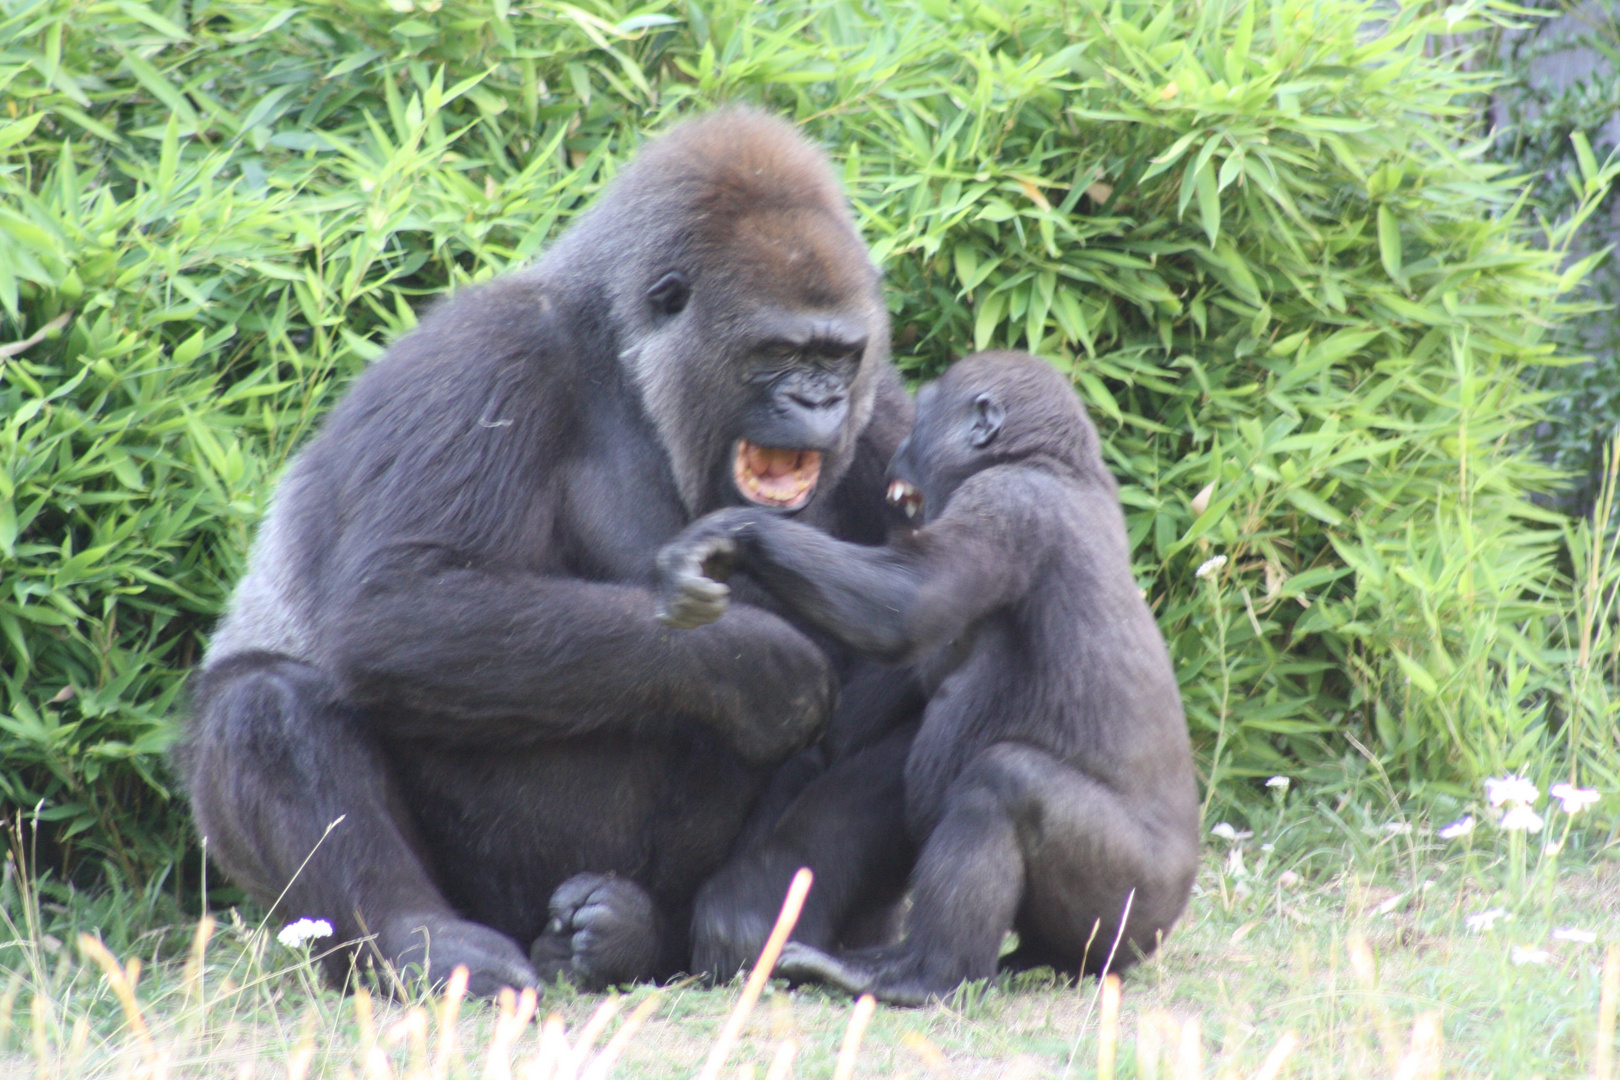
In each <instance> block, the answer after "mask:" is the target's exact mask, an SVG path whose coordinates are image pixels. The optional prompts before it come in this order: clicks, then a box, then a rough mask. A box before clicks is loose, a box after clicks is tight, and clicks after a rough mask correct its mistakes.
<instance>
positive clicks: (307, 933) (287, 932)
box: [276, 919, 332, 949]
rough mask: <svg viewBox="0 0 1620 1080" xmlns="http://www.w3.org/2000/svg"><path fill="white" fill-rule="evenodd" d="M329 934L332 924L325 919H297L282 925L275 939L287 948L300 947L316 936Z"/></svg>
mask: <svg viewBox="0 0 1620 1080" xmlns="http://www.w3.org/2000/svg"><path fill="white" fill-rule="evenodd" d="M331 936H332V924H331V923H329V922H327V921H326V920H325V919H299V920H298V921H296V922H290V923H288V924H287V925H286V926H283V927H282V928H281V933H279V934H277V935H276V940H277V941H279V942H281V943H282V944H283V945H285V946H287V948H289V949H301V948H303V947H304V946H305V945H307V944H308V943H310V942H311V941H314V940H315V939H316V938H323V937H331Z"/></svg>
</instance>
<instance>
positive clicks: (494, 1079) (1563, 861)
mask: <svg viewBox="0 0 1620 1080" xmlns="http://www.w3.org/2000/svg"><path fill="white" fill-rule="evenodd" d="M1544 810H1545V814H1546V817H1547V819H1548V827H1547V830H1546V831H1545V832H1544V833H1542V834H1540V835H1538V836H1534V837H1526V835H1525V834H1505V833H1502V832H1500V831H1498V830H1497V829H1496V828H1495V827H1494V826H1492V825H1491V824H1489V823H1488V820H1486V818H1487V816H1488V812H1487V811H1484V810H1483V809H1481V810H1480V811H1479V814H1480V817H1481V819H1482V824H1481V825H1480V826H1479V827H1478V828H1477V829H1476V830H1475V831H1474V832H1473V833H1471V834H1470V835H1468V836H1465V837H1462V838H1459V839H1453V840H1442V839H1440V838H1438V837H1437V836H1436V835H1435V830H1434V829H1433V828H1432V827H1431V826H1429V825H1425V824H1418V825H1415V826H1413V825H1411V824H1409V823H1407V822H1405V821H1400V820H1397V821H1395V822H1389V821H1383V822H1380V821H1379V820H1377V816H1376V814H1375V813H1374V812H1373V811H1372V810H1370V809H1368V808H1367V807H1365V806H1362V805H1358V804H1356V803H1354V802H1353V801H1350V800H1344V799H1342V800H1340V802H1339V804H1337V805H1333V804H1330V803H1325V802H1324V803H1311V802H1308V801H1307V800H1304V799H1299V798H1298V796H1297V794H1296V796H1295V798H1294V801H1292V802H1289V801H1288V800H1287V799H1286V797H1279V798H1278V800H1277V802H1276V803H1275V804H1274V807H1272V808H1265V809H1262V810H1260V811H1256V812H1255V815H1254V816H1255V817H1256V818H1258V819H1259V820H1256V821H1253V822H1251V826H1252V828H1253V831H1254V834H1255V835H1252V836H1248V835H1244V833H1246V832H1248V829H1245V830H1243V831H1241V832H1240V831H1237V830H1235V829H1234V834H1235V836H1236V838H1235V839H1230V840H1228V839H1223V838H1222V837H1221V836H1219V835H1216V836H1212V837H1211V839H1210V841H1209V844H1208V848H1207V851H1206V858H1205V864H1204V866H1203V869H1202V872H1201V873H1200V876H1199V879H1198V883H1197V886H1196V888H1195V892H1194V896H1193V900H1192V903H1191V905H1190V907H1189V909H1188V912H1187V914H1186V916H1185V918H1184V919H1183V921H1182V923H1181V925H1180V926H1179V927H1178V928H1177V930H1176V931H1175V933H1174V934H1173V935H1172V936H1171V937H1170V939H1169V940H1168V941H1167V942H1166V945H1165V947H1164V949H1163V950H1162V951H1161V953H1160V954H1159V955H1158V956H1157V957H1155V958H1154V959H1153V960H1151V961H1149V962H1147V963H1144V964H1142V965H1140V966H1139V967H1137V968H1135V969H1134V970H1132V971H1131V972H1130V973H1129V975H1128V976H1127V979H1126V981H1125V983H1124V988H1123V996H1122V1000H1120V1001H1118V1002H1117V1003H1115V1002H1113V1001H1110V1000H1108V995H1106V994H1105V993H1103V992H1102V990H1101V988H1100V987H1099V985H1098V984H1097V983H1096V982H1095V981H1093V980H1086V981H1084V982H1082V983H1081V984H1080V985H1079V986H1075V985H1074V984H1072V983H1068V982H1064V981H1061V980H1057V979H1054V978H1052V977H1050V976H1049V975H1046V974H1042V973H1037V974H1033V975H1026V976H1021V977H1018V978H1016V979H1008V978H1002V979H998V980H996V981H994V982H993V983H990V984H988V985H984V984H980V985H974V986H970V987H967V988H965V989H964V990H962V991H961V992H959V993H958V994H957V995H956V997H955V998H954V999H953V1000H952V1001H950V1002H948V1003H945V1004H942V1005H939V1006H936V1007H933V1008H928V1009H919V1010H899V1009H891V1008H887V1007H879V1008H878V1009H877V1010H876V1012H875V1013H874V1014H873V1015H871V1017H870V1023H869V1024H868V1025H867V1026H866V1027H865V1029H864V1032H862V1031H852V1030H851V1018H852V1014H853V1013H855V1012H857V1011H858V1010H857V1009H855V1008H853V1007H852V1004H851V1002H850V1001H849V1000H847V999H846V998H843V997H841V996H838V995H835V994H831V993H827V992H824V991H822V990H820V989H816V988H803V989H799V990H791V991H790V990H788V989H786V988H785V987H783V986H782V985H781V984H780V983H777V984H773V985H771V986H770V987H769V988H768V989H766V991H765V995H764V997H763V999H762V1000H761V1003H760V1005H759V1007H758V1008H757V1009H755V1010H754V1011H753V1012H752V1014H751V1015H750V1016H749V1017H748V1018H747V1020H746V1022H745V1023H744V1024H743V1026H742V1028H741V1031H740V1039H739V1041H738V1043H737V1045H736V1047H735V1049H734V1050H733V1051H732V1052H730V1053H729V1054H728V1055H727V1057H726V1060H725V1061H724V1063H722V1064H721V1065H720V1067H719V1069H718V1072H717V1073H716V1072H714V1071H711V1072H710V1073H708V1075H709V1076H714V1075H719V1076H724V1077H727V1078H728V1080H730V1078H731V1077H737V1078H738V1080H754V1078H756V1077H759V1076H761V1075H762V1074H763V1075H764V1076H765V1077H766V1080H785V1078H786V1077H788V1076H792V1077H800V1078H820V1077H827V1076H829V1075H830V1076H833V1077H835V1078H836V1080H849V1078H850V1077H852V1076H857V1077H883V1078H891V1077H904V1078H908V1080H927V1078H934V1077H976V1076H990V1075H993V1076H1000V1077H1011V1078H1013V1080H1035V1078H1038V1077H1054V1078H1067V1077H1090V1076H1116V1075H1117V1076H1120V1077H1131V1076H1135V1077H1144V1078H1148V1077H1151V1078H1160V1077H1162V1078H1165V1080H1171V1078H1184V1077H1191V1076H1210V1075H1213V1076H1217V1077H1249V1076H1299V1077H1304V1076H1310V1077H1340V1076H1343V1077H1350V1076H1355V1077H1364V1076H1402V1077H1426V1076H1439V1075H1447V1076H1501V1077H1531V1076H1548V1077H1551V1076H1599V1077H1605V1078H1607V1077H1609V1076H1612V1072H1609V1071H1605V1070H1610V1069H1612V1064H1606V1063H1605V1062H1604V1061H1600V1060H1599V1059H1598V1054H1597V1049H1596V1048H1597V1047H1598V1046H1599V1045H1600V1044H1601V1045H1606V1046H1609V1047H1610V1048H1611V1050H1612V1047H1613V1041H1614V1040H1613V1018H1614V1008H1615V1005H1614V999H1615V996H1616V991H1620V948H1616V943H1617V942H1620V848H1617V846H1616V845H1615V843H1614V842H1613V835H1612V830H1609V835H1608V837H1607V838H1606V837H1605V831H1606V830H1605V829H1603V828H1601V827H1600V825H1601V823H1600V822H1596V821H1589V820H1586V819H1583V820H1582V821H1581V822H1577V823H1576V824H1586V825H1588V827H1587V828H1584V829H1575V830H1573V831H1572V832H1570V833H1568V835H1567V839H1566V841H1565V843H1564V846H1563V849H1562V851H1561V852H1560V853H1559V854H1557V855H1548V854H1546V853H1544V852H1541V851H1540V849H1541V847H1542V846H1543V845H1544V844H1545V843H1546V842H1547V841H1548V839H1549V838H1556V837H1557V836H1559V835H1560V834H1561V833H1563V832H1564V826H1565V825H1566V824H1569V822H1568V821H1567V820H1566V819H1564V818H1563V816H1562V815H1561V813H1559V812H1558V811H1556V810H1554V809H1552V808H1550V807H1548V808H1544ZM1220 831H1221V833H1224V832H1225V831H1226V830H1220ZM7 871H8V875H7V881H6V889H7V890H8V891H7V892H6V893H5V894H4V896H3V899H4V900H5V901H6V903H5V908H4V910H5V919H6V924H7V925H8V926H9V940H6V939H4V938H0V1076H5V1077H8V1078H10V1077H18V1078H23V1077H37V1078H40V1080H44V1078H61V1080H67V1078H78V1077H153V1078H156V1077H176V1078H178V1077H192V1076H196V1077H216V1076H224V1077H256V1078H258V1080H267V1078H278V1080H279V1078H281V1077H290V1078H298V1077H357V1078H366V1080H370V1078H374V1077H424V1078H430V1077H431V1078H438V1077H446V1078H447V1077H475V1078H476V1077H484V1078H489V1080H498V1078H504V1077H518V1078H523V1077H530V1076H532V1077H535V1078H537V1080H548V1078H549V1080H576V1078H577V1080H605V1078H606V1077H607V1076H609V1075H610V1074H611V1075H612V1076H614V1077H649V1078H654V1077H691V1076H696V1075H698V1074H699V1071H700V1068H701V1067H702V1066H703V1065H704V1063H705V1059H706V1058H707V1057H708V1056H709V1054H710V1050H711V1048H712V1046H713V1045H714V1043H715V1042H716V1038H717V1034H718V1033H719V1032H720V1030H721V1028H722V1025H723V1024H724V1023H725V1021H726V1019H727V1017H728V1016H730V1015H731V1014H732V1012H733V1007H734V1004H735V1003H736V1002H737V1001H738V998H739V987H738V986H737V985H735V984H734V985H730V986H722V987H717V988H705V987H702V986H700V985H698V984H696V983H695V982H692V981H686V982H678V983H675V984H672V985H669V986H665V987H659V988H651V987H636V988H633V989H631V990H629V991H628V992H627V993H625V994H624V995H623V996H622V997H619V996H617V995H609V996H606V997H603V996H599V995H587V994H579V993H576V992H574V991H572V990H571V989H569V988H567V987H557V988H553V989H550V990H548V991H547V992H546V994H545V995H544V997H543V999H542V1001H541V1002H540V1004H539V1009H538V1012H539V1015H540V1016H541V1017H547V1016H549V1017H551V1019H548V1020H545V1021H543V1022H541V1023H521V1021H522V1020H523V1016H522V1012H523V1011H524V1010H523V1009H522V1008H521V1007H520V1003H519V1002H516V1001H511V1000H509V1001H506V1002H504V1003H502V1004H501V1005H489V1004H485V1003H480V1002H461V1001H459V1000H458V999H457V998H456V996H455V995H454V994H445V995H438V996H434V995H428V994H422V995H420V996H418V997H416V998H414V999H411V1000H406V1001H401V1002H396V1001H387V1000H383V999H381V998H374V997H371V996H369V995H364V994H359V995H353V996H347V997H345V996H343V995H340V994H337V993H334V992H331V991H328V990H324V989H322V988H321V987H320V985H319V982H318V979H317V977H316V975H315V973H314V971H313V969H312V968H311V966H310V964H309V963H308V961H307V959H306V957H305V955H304V954H303V953H302V952H294V951H293V950H289V949H287V948H285V947H284V946H282V945H280V944H278V943H277V942H276V940H275V937H274V930H275V929H276V927H274V926H271V927H265V926H261V925H259V924H257V923H256V922H253V921H250V920H249V919H248V918H247V917H246V915H245V914H244V913H242V912H239V911H236V910H232V911H230V912H227V913H225V914H224V915H223V916H222V917H221V918H220V919H219V921H218V923H217V924H214V922H213V920H207V921H205V922H204V923H202V924H193V925H192V926H189V927H186V926H180V927H176V926H167V927H162V928H157V929H151V930H148V931H146V932H144V933H140V934H135V935H134V936H132V937H131V938H130V940H129V941H128V942H126V943H123V944H124V947H123V948H121V949H120V950H119V952H120V954H121V959H115V958H114V956H113V954H112V952H111V951H109V950H107V949H106V948H105V947H104V946H102V945H101V944H100V942H99V939H97V938H95V937H94V936H93V935H87V936H86V937H85V938H83V939H80V943H79V944H78V945H75V944H74V942H73V941H72V940H71V939H70V938H69V937H68V936H66V935H71V934H73V933H75V928H76V927H82V926H84V925H86V920H93V919H94V918H96V917H98V916H106V915H108V914H109V913H108V912H105V911H100V912H98V911H96V910H93V909H94V907H95V905H96V903H98V902H97V901H91V900H85V901H82V902H79V903H70V904H68V905H66V906H62V905H51V904H48V903H47V904H42V903H41V902H40V901H39V898H38V896H39V894H38V892H37V891H36V890H33V889H32V888H30V887H28V878H27V875H26V874H25V873H23V872H22V866H21V864H20V862H19V861H18V860H17V858H16V856H15V855H14V856H13V858H12V860H11V861H10V862H8V864H7ZM102 903H104V901H103V902H102ZM1498 909H1499V910H1501V911H1502V912H1503V914H1502V915H1501V916H1499V917H1498V918H1497V919H1496V920H1495V921H1494V922H1493V923H1492V924H1491V925H1490V927H1489V928H1488V929H1471V928H1470V926H1469V922H1470V920H1469V917H1470V916H1472V915H1477V914H1479V913H1481V912H1485V911H1490V910H1498ZM1476 921H1477V920H1476ZM1558 931H1565V933H1563V934H1559V933H1558ZM1568 931H1576V932H1577V933H1575V934H1570V933H1568ZM1587 936H1590V938H1591V940H1585V938H1586V937H1587ZM1606 952H1607V956H1608V958H1609V964H1608V969H1607V971H1606V972H1605V966H1604V964H1605V955H1606ZM1605 981H1607V982H1608V984H1609V990H1608V992H1607V993H1604V992H1603V991H1602V990H1601V985H1602V984H1603V983H1604V982H1605ZM1600 997H1603V998H1604V1001H1603V1003H1601V1004H1600ZM1605 1009H1606V1010H1607V1017H1608V1021H1607V1028H1606V1034H1603V1035H1600V1027H1601V1026H1602V1023H1603V1021H1602V1015H1603V1013H1604V1010H1605ZM1115 1015H1117V1023H1116V1022H1115V1021H1114V1019H1113V1017H1114V1016H1115ZM638 1025H639V1026H638ZM786 1045H791V1046H792V1047H793V1049H792V1050H791V1051H786V1050H783V1047H784V1046H786ZM607 1048H611V1052H610V1053H609V1054H608V1056H607V1057H603V1056H602V1054H603V1053H604V1052H605V1051H606V1050H607ZM789 1053H791V1054H792V1055H793V1056H792V1057H791V1059H789V1058H788V1057H787V1055H788V1054H789ZM1111 1057H1112V1058H1113V1059H1114V1061H1115V1064H1113V1065H1110V1064H1109V1059H1110V1058H1111ZM615 1058H616V1060H614V1059H615ZM1609 1060H1610V1062H1612V1056H1611V1058H1610V1059H1609ZM593 1066H594V1068H593Z"/></svg>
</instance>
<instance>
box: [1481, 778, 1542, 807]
mask: <svg viewBox="0 0 1620 1080" xmlns="http://www.w3.org/2000/svg"><path fill="white" fill-rule="evenodd" d="M1485 797H1486V798H1488V799H1490V800H1491V805H1492V806H1501V805H1502V804H1503V803H1509V802H1510V803H1518V804H1519V805H1521V806H1529V805H1531V804H1532V803H1534V802H1535V801H1536V800H1537V799H1539V798H1541V791H1540V789H1538V788H1537V787H1536V785H1534V784H1532V783H1531V782H1530V781H1528V780H1526V779H1525V778H1524V777H1522V776H1514V775H1513V774H1512V773H1509V774H1508V775H1507V776H1503V777H1495V776H1492V777H1487V778H1486V780H1485Z"/></svg>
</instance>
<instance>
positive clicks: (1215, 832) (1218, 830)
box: [1209, 821, 1254, 844]
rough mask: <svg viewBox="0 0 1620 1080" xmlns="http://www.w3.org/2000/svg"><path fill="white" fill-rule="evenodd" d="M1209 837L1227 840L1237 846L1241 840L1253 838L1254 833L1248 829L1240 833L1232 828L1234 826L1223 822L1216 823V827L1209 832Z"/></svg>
mask: <svg viewBox="0 0 1620 1080" xmlns="http://www.w3.org/2000/svg"><path fill="white" fill-rule="evenodd" d="M1209 835H1211V836H1218V837H1220V838H1221V839H1222V840H1227V841H1230V842H1231V843H1234V844H1235V843H1237V842H1238V841H1239V840H1247V839H1248V838H1249V837H1251V836H1253V835H1254V833H1252V832H1250V831H1249V830H1247V829H1245V830H1243V831H1242V832H1238V831H1237V830H1236V829H1234V828H1232V826H1230V825H1228V824H1227V823H1226V822H1224V821H1222V822H1218V823H1216V825H1215V827H1214V828H1212V829H1210V830H1209Z"/></svg>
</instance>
